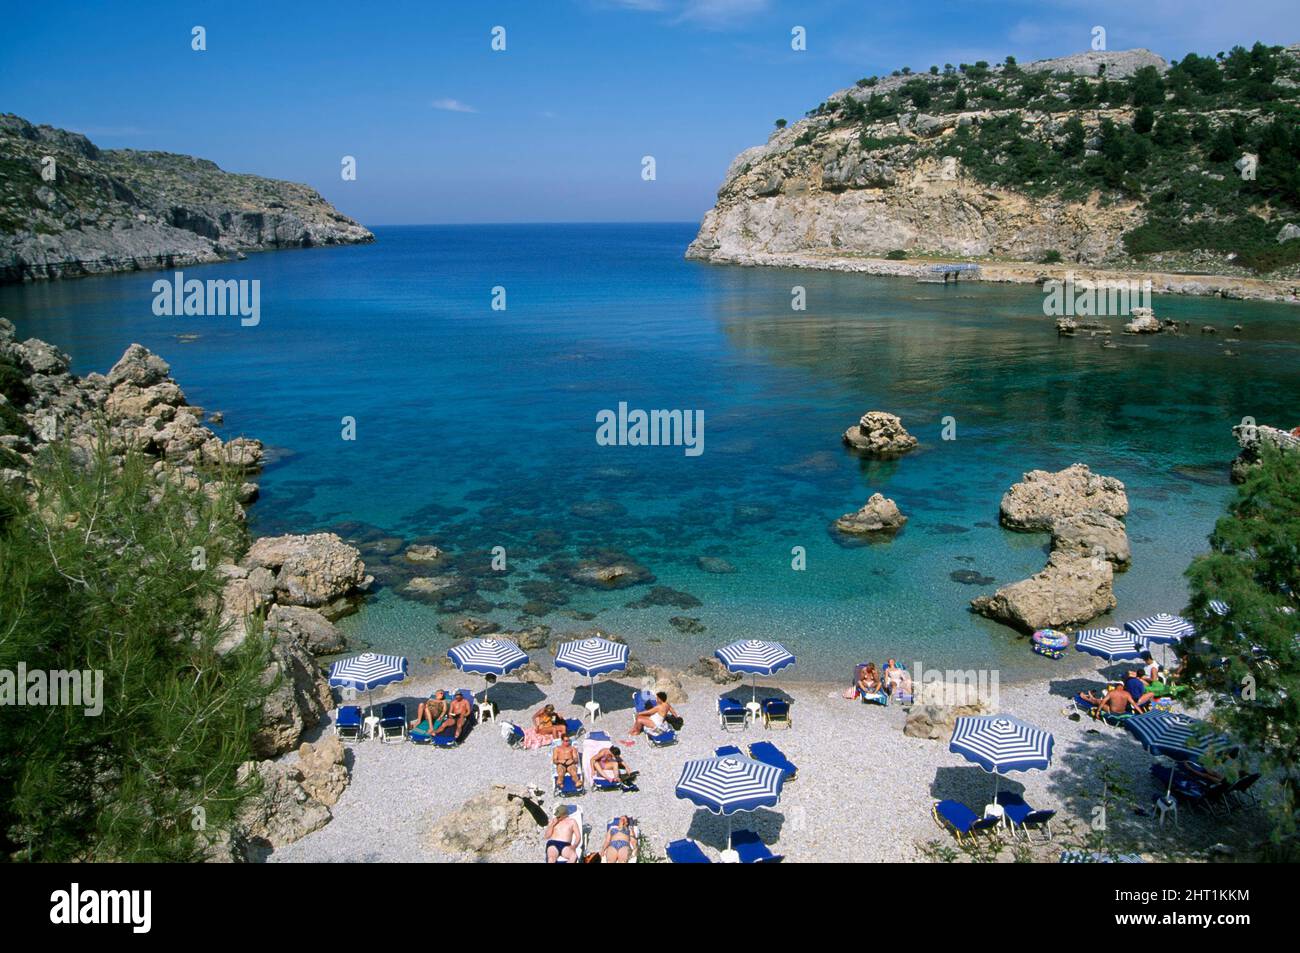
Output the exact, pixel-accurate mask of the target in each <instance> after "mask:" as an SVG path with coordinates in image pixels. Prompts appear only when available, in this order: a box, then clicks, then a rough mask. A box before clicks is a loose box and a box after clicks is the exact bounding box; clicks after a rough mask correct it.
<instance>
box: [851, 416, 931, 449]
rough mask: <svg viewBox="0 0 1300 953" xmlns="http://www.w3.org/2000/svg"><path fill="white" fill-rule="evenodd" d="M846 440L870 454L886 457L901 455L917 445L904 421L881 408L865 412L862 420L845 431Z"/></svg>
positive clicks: (855, 447) (854, 447)
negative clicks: (904, 425)
mask: <svg viewBox="0 0 1300 953" xmlns="http://www.w3.org/2000/svg"><path fill="white" fill-rule="evenodd" d="M844 442H845V443H846V444H848V445H849V446H850V447H852V448H853V449H854V450H859V451H861V452H862V453H864V454H867V455H868V456H872V457H881V458H885V459H889V458H891V457H897V456H901V455H902V454H904V453H907V452H908V451H909V450H912V449H915V447H916V438H915V437H913V436H912V435H911V434H910V433H908V432H907V430H906V429H905V428H904V427H903V422H902V421H901V420H899V419H898V417H896V416H894V415H893V414H887V413H885V412H884V411H881V410H871V411H868V412H867V413H865V414H863V415H862V419H861V420H859V421H858V422H857V423H856V424H854V425H853V426H852V427H850V428H849V429H848V430H846V431H844Z"/></svg>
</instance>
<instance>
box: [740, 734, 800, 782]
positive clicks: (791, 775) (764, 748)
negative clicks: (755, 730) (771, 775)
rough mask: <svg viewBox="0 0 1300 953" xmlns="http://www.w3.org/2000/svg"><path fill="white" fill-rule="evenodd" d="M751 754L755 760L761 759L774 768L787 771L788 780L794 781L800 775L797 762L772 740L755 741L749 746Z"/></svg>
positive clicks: (786, 778)
mask: <svg viewBox="0 0 1300 953" xmlns="http://www.w3.org/2000/svg"><path fill="white" fill-rule="evenodd" d="M749 756H750V757H751V758H753V759H754V760H755V761H761V762H763V764H770V765H771V766H772V767H774V768H780V769H781V770H782V771H783V772H785V780H786V781H793V780H794V779H795V778H797V777H798V776H799V769H798V768H797V767H795V763H794V762H793V761H791V760H790V759H789V758H787V757H786V756H785V755H784V754H783V753H782V751H781V749H780V748H778V747H777V746H776V745H774V744H772V742H770V741H755V742H754V743H753V744H752V745H750V746H749Z"/></svg>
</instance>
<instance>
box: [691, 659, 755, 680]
mask: <svg viewBox="0 0 1300 953" xmlns="http://www.w3.org/2000/svg"><path fill="white" fill-rule="evenodd" d="M686 674H687V675H696V676H699V677H700V678H707V679H708V680H709V681H711V682H713V683H715V684H717V685H731V684H733V683H735V682H738V681H740V680H741V679H742V678H744V676H743V675H741V674H740V673H739V672H731V671H728V670H727V666H725V665H723V664H722V663H721V662H719V661H718V660H717V659H716V658H714V657H713V656H712V655H701V656H700V658H699V660H698V661H696V662H693V663H691V665H690V666H689V667H688V668H687V669H686Z"/></svg>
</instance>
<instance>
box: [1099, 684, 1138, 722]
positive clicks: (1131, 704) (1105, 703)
mask: <svg viewBox="0 0 1300 953" xmlns="http://www.w3.org/2000/svg"><path fill="white" fill-rule="evenodd" d="M1130 710H1131V711H1133V712H1136V711H1137V710H1138V709H1137V703H1136V702H1135V701H1134V700H1133V696H1132V695H1130V694H1129V693H1128V691H1127V690H1126V689H1125V688H1124V686H1123V685H1116V686H1114V687H1112V688H1111V689H1110V690H1109V691H1108V692H1106V694H1105V696H1104V697H1103V698H1102V699H1101V701H1100V702H1099V703H1098V705H1097V714H1099V715H1127V714H1130Z"/></svg>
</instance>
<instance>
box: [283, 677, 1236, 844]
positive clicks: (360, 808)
mask: <svg viewBox="0 0 1300 953" xmlns="http://www.w3.org/2000/svg"><path fill="white" fill-rule="evenodd" d="M1073 662H1074V660H1064V661H1062V662H1061V663H1059V664H1060V666H1061V667H1060V669H1059V672H1060V677H1059V678H1053V679H1052V680H1051V681H1038V682H1035V683H1026V684H1021V685H1016V686H1010V687H1003V688H1002V689H1001V693H1000V708H1001V710H1002V711H1004V712H1008V713H1010V714H1014V715H1016V716H1018V717H1020V718H1023V719H1025V720H1027V721H1030V722H1032V723H1034V724H1037V725H1039V726H1041V727H1044V728H1047V729H1048V730H1050V731H1052V732H1053V734H1054V736H1055V738H1056V748H1055V757H1054V761H1053V764H1052V767H1051V768H1050V770H1048V771H1032V772H1028V773H1022V774H1015V775H1012V776H1010V778H1009V783H1008V781H1003V782H1002V784H1003V786H1004V787H1008V786H1009V787H1011V788H1013V789H1015V790H1020V791H1023V793H1024V797H1025V799H1026V800H1027V801H1029V803H1030V804H1032V805H1034V806H1035V807H1050V808H1054V809H1056V810H1058V811H1059V812H1060V817H1061V819H1062V821H1063V822H1064V823H1063V824H1058V825H1057V826H1058V829H1059V828H1067V830H1066V831H1064V832H1063V833H1064V835H1065V836H1064V837H1063V838H1062V837H1058V841H1060V840H1066V841H1067V842H1068V841H1070V839H1071V838H1070V835H1069V833H1068V828H1069V827H1070V826H1071V825H1072V824H1077V825H1083V824H1087V823H1089V822H1090V821H1091V820H1092V819H1093V817H1094V811H1095V808H1096V806H1097V804H1098V802H1099V794H1100V787H1101V784H1100V779H1099V775H1098V770H1099V767H1100V765H1101V764H1103V763H1105V764H1107V765H1109V766H1111V768H1113V769H1114V770H1115V772H1116V773H1118V774H1119V775H1120V776H1122V777H1123V778H1125V779H1127V781H1126V783H1127V785H1128V786H1129V787H1130V788H1131V794H1132V798H1133V801H1134V802H1135V803H1141V804H1146V805H1148V806H1149V801H1150V796H1151V794H1152V793H1154V792H1155V790H1156V788H1155V786H1154V782H1153V781H1152V779H1151V776H1150V773H1149V769H1150V766H1151V758H1150V756H1149V755H1148V754H1147V753H1146V752H1145V751H1144V750H1143V749H1142V748H1141V746H1140V745H1138V743H1137V742H1136V741H1134V740H1133V738H1132V736H1131V735H1129V733H1128V732H1126V731H1123V730H1122V729H1115V728H1108V727H1106V726H1104V725H1098V724H1097V723H1095V722H1093V721H1091V719H1088V718H1086V717H1085V718H1083V719H1082V720H1080V721H1071V720H1070V719H1068V718H1067V717H1066V716H1065V715H1064V714H1063V713H1062V708H1063V706H1064V705H1065V703H1066V699H1067V698H1068V697H1069V696H1070V695H1071V694H1072V693H1073V692H1074V691H1076V690H1077V689H1078V688H1080V687H1082V686H1084V685H1086V684H1089V683H1090V682H1091V681H1092V679H1091V676H1092V673H1093V672H1095V671H1096V669H1095V668H1092V667H1091V666H1088V665H1086V662H1085V663H1084V668H1083V669H1080V668H1079V667H1078V666H1077V665H1074V664H1073ZM1081 675H1082V676H1085V677H1080V676H1081ZM481 684H482V683H481V682H480V681H479V680H478V679H476V678H467V677H463V676H460V675H459V674H458V673H451V674H449V675H440V676H438V677H436V678H421V679H418V680H411V681H408V682H406V683H403V684H401V685H399V686H392V687H391V688H390V689H389V690H387V691H385V692H384V693H383V696H382V697H383V698H384V700H392V699H406V700H407V701H408V703H411V702H413V701H414V700H415V699H418V698H423V697H425V696H426V693H427V690H428V689H429V688H432V687H435V686H442V687H447V688H455V687H457V686H465V687H473V688H480V687H481ZM684 686H685V688H686V690H687V692H688V693H689V700H688V701H686V702H685V703H684V704H682V705H679V706H677V707H678V709H679V711H680V712H681V713H682V715H683V716H684V717H685V719H686V727H685V729H684V731H683V732H682V733H681V743H680V744H678V745H676V746H673V747H668V748H661V749H653V748H650V746H649V745H648V744H647V743H646V742H645V741H644V740H641V741H638V743H637V744H635V745H633V746H631V747H628V746H624V755H625V757H626V758H627V760H628V762H629V764H630V765H631V767H632V768H633V769H635V770H639V771H640V772H641V774H640V778H639V785H640V788H641V790H640V791H639V792H635V793H626V794H624V793H589V794H587V795H585V796H584V797H581V798H579V799H577V803H580V804H581V805H582V807H583V809H584V812H585V815H586V820H587V823H588V824H589V825H590V827H591V828H592V830H593V835H592V837H593V839H595V838H596V837H597V833H595V832H603V830H604V825H605V822H606V821H607V820H609V819H610V818H612V817H614V816H615V815H616V814H619V813H628V814H630V815H632V816H634V817H635V818H636V819H637V820H638V822H639V824H640V827H641V830H642V832H643V833H644V834H645V835H646V836H648V837H649V839H650V842H651V844H652V846H653V849H654V851H655V853H657V854H660V855H662V853H663V848H664V845H665V844H667V843H668V842H669V841H672V840H675V839H677V838H680V837H687V836H689V837H694V838H696V839H697V840H698V841H700V842H701V844H703V845H704V847H705V850H706V852H708V853H710V854H712V855H714V857H715V859H716V853H717V851H718V850H719V849H721V848H722V847H723V846H724V845H725V837H726V823H725V821H724V820H722V819H720V818H716V817H713V816H712V815H709V814H708V813H706V812H703V811H700V810H697V809H696V808H694V807H693V806H692V805H690V804H689V803H687V802H685V801H681V800H678V799H677V798H676V797H675V796H674V793H673V791H674V787H675V785H676V782H677V778H678V775H679V773H680V770H681V766H682V764H683V762H685V761H686V760H688V759H692V758H699V757H708V756H711V755H712V753H713V749H714V748H715V747H716V746H719V745H724V744H738V745H740V746H741V747H742V748H743V747H744V745H746V744H748V743H749V742H752V741H756V740H760V739H768V740H771V741H773V742H775V743H776V744H777V745H778V746H779V747H780V748H781V749H782V750H783V751H784V752H785V753H786V754H787V755H788V756H789V757H790V758H791V759H792V760H793V761H794V762H795V763H796V764H797V765H798V768H799V777H798V779H797V780H795V781H793V782H791V783H790V784H788V785H787V786H786V788H785V793H784V795H783V797H782V799H781V802H780V804H779V805H777V806H776V808H774V809H770V810H764V811H759V812H756V813H755V814H752V815H738V816H737V826H738V827H740V826H749V827H751V828H752V829H754V830H756V831H757V832H758V833H759V834H760V836H761V837H762V838H763V839H764V841H766V842H767V843H769V844H770V845H772V847H773V849H774V850H775V851H776V852H778V853H781V854H784V855H785V856H786V858H787V860H788V861H797V862H863V861H867V862H878V861H918V860H926V859H933V852H932V851H927V850H926V849H925V845H926V844H927V842H937V843H943V844H950V843H951V838H950V837H948V836H947V835H945V834H943V833H942V832H941V831H939V829H938V828H937V827H936V826H935V824H934V822H933V820H932V819H931V817H930V807H931V804H932V803H933V801H934V800H936V799H940V798H953V799H956V800H960V801H963V802H964V803H966V804H967V805H969V806H971V807H972V808H973V809H975V810H976V811H979V810H980V809H981V808H982V806H983V805H984V804H985V803H987V802H988V800H989V799H990V796H991V794H992V790H993V778H992V776H990V775H987V774H985V773H984V772H983V771H981V770H980V769H979V768H977V767H975V766H974V765H972V764H969V763H968V762H966V761H965V760H964V759H963V758H961V757H960V756H959V755H956V754H953V753H951V752H949V751H948V745H947V740H946V739H945V740H943V741H930V740H923V739H918V738H911V737H908V736H906V735H904V734H903V730H902V729H903V724H904V722H905V720H906V713H905V711H904V710H903V708H902V707H900V706H891V707H889V708H880V707H877V706H866V705H861V704H859V703H856V702H851V701H847V700H845V699H843V698H841V697H840V691H841V689H842V688H843V686H832V685H826V684H809V683H798V682H794V681H792V680H789V679H781V678H780V677H777V678H774V679H771V680H769V687H770V688H780V689H783V690H784V691H785V693H787V694H788V695H789V696H790V697H791V698H793V699H794V705H793V708H792V711H793V715H794V725H793V727H792V728H791V729H790V730H788V731H767V730H764V729H763V728H761V727H751V728H748V729H746V730H745V731H744V732H731V733H726V732H723V731H722V730H721V728H720V727H719V725H718V720H717V716H716V714H715V712H716V699H717V698H718V697H719V695H720V694H723V690H722V689H721V688H720V687H719V686H717V685H714V684H712V683H709V682H706V681H703V680H693V681H689V680H688V681H686V682H684ZM633 687H634V686H633V685H632V684H631V681H630V680H625V681H618V680H617V679H613V680H608V681H604V682H600V683H598V684H597V688H596V693H597V695H596V697H597V699H598V700H599V701H601V703H602V705H603V706H604V710H605V715H604V717H603V718H602V719H601V720H600V721H598V722H597V727H598V728H600V729H603V730H605V731H606V732H607V733H608V734H610V736H611V737H613V738H615V739H616V740H617V739H622V738H625V737H627V734H626V732H627V729H628V728H629V727H630V725H631V720H632V719H631V707H630V705H631V692H632V690H633ZM543 691H544V692H545V694H544V695H543ZM742 691H743V692H744V693H745V694H744V698H745V699H746V700H747V698H748V688H747V687H746V688H744V689H743V690H742V689H740V688H737V687H732V688H729V689H728V690H727V691H726V692H725V693H726V694H732V695H736V694H739V693H741V692H742ZM761 691H762V689H761V688H760V692H761ZM492 692H493V693H492V697H493V699H494V700H495V701H496V702H497V703H498V704H499V706H500V707H501V709H502V711H501V716H500V717H501V718H502V719H505V720H518V721H526V720H527V718H528V717H529V715H530V714H531V712H533V711H535V710H536V709H537V708H538V707H539V706H540V705H541V704H542V703H543V700H546V701H550V702H553V703H554V704H555V705H556V706H557V707H558V708H559V709H560V710H561V711H564V712H566V713H568V714H569V715H570V716H576V715H577V714H579V713H580V706H581V703H582V702H584V701H586V699H587V694H588V693H587V687H586V683H585V682H584V681H583V680H581V679H579V678H577V677H576V676H571V675H570V674H569V673H566V672H556V673H555V683H554V684H553V685H550V686H545V687H544V688H543V687H534V686H530V685H519V684H511V683H510V682H509V681H508V680H504V681H502V682H501V683H499V684H498V685H497V686H496V687H495V688H493V690H492ZM379 697H380V696H379V693H376V700H378V699H379ZM322 730H332V728H329V727H324V728H323V729H322ZM349 750H350V767H351V772H352V781H351V784H350V785H349V786H348V788H347V790H346V792H345V793H344V794H343V796H342V798H341V800H340V801H339V803H338V804H337V805H336V806H335V807H334V809H333V811H334V819H333V821H332V822H331V823H329V824H328V825H326V826H325V827H324V828H322V829H321V830H319V831H317V832H316V833H314V834H311V835H308V836H307V837H305V838H303V839H302V840H300V841H298V842H297V843H294V844H291V845H289V846H287V847H284V848H281V849H279V850H276V851H275V852H274V853H273V854H272V855H271V856H270V857H269V860H271V861H273V862H275V861H299V862H301V861H306V862H321V861H326V862H328V861H334V862H339V861H342V862H349V861H350V862H356V861H426V862H427V861H470V860H492V861H502V862H536V861H539V860H540V859H541V851H542V848H541V830H540V829H538V831H537V832H536V834H535V835H534V836H531V837H521V838H520V839H518V840H517V841H516V842H515V843H514V844H513V845H512V846H511V847H509V848H507V849H506V850H503V851H501V852H499V853H496V854H493V855H490V856H488V857H485V858H479V857H474V856H468V855H466V856H449V855H445V854H440V853H438V852H436V851H434V850H433V849H431V848H430V847H429V846H428V844H427V842H426V834H427V832H428V831H429V829H430V827H431V826H432V824H433V823H434V822H435V821H436V820H437V819H438V818H440V817H441V816H443V815H444V814H446V813H449V812H450V811H452V810H455V809H456V808H457V807H459V806H460V805H461V804H462V803H464V802H465V801H466V800H468V799H469V798H470V797H472V796H474V795H476V794H479V793H481V792H482V791H484V790H485V789H487V788H488V787H489V786H490V785H491V784H493V783H494V782H502V783H507V784H511V785H521V786H522V785H525V784H529V783H533V784H537V785H539V786H541V787H543V788H545V789H546V791H547V792H548V794H547V797H546V798H545V799H544V806H545V807H546V808H547V809H548V811H549V810H550V809H552V808H553V807H554V800H555V799H554V798H553V797H552V796H550V794H549V791H550V787H551V785H550V768H549V765H550V757H549V755H550V752H549V749H547V750H541V751H524V750H515V749H511V748H508V747H507V746H506V744H505V742H504V741H503V740H502V737H501V735H500V732H499V730H498V729H497V728H496V727H495V726H493V725H491V724H486V725H480V726H478V727H476V728H475V729H474V730H473V731H472V732H471V734H470V735H469V736H468V738H467V739H466V741H465V743H464V744H463V745H461V746H460V747H459V748H455V749H451V750H433V749H429V748H425V747H416V746H415V745H411V744H389V745H384V744H380V743H379V742H376V741H366V742H363V743H361V744H358V745H354V746H351V747H350V749H349ZM288 757H290V758H292V757H294V756H293V755H289V756H288ZM1183 814H1184V817H1183V818H1182V819H1181V824H1180V826H1179V827H1178V828H1177V830H1176V831H1175V830H1174V829H1173V828H1172V827H1171V828H1169V829H1168V830H1167V831H1165V832H1161V831H1160V830H1159V829H1158V828H1157V827H1156V826H1155V824H1154V822H1153V820H1152V819H1151V818H1150V817H1149V816H1140V815H1138V814H1135V813H1134V811H1133V809H1132V808H1131V807H1128V808H1124V809H1122V810H1121V809H1118V808H1117V809H1115V810H1114V811H1112V816H1111V818H1110V824H1111V825H1112V826H1111V829H1112V830H1114V831H1116V832H1117V834H1116V835H1115V836H1116V837H1117V838H1120V837H1121V836H1122V838H1123V842H1124V843H1125V845H1126V846H1137V847H1138V848H1139V849H1141V848H1142V847H1144V846H1150V845H1153V844H1161V845H1163V846H1164V847H1166V848H1175V847H1177V846H1178V845H1183V846H1185V847H1187V848H1189V849H1195V850H1202V851H1203V850H1205V849H1206V848H1209V847H1210V846H1211V845H1213V844H1215V843H1216V842H1226V843H1228V844H1238V845H1246V844H1249V843H1250V842H1251V840H1252V838H1255V837H1257V836H1258V833H1259V827H1258V825H1259V822H1260V818H1259V815H1258V813H1257V812H1248V811H1238V812H1234V814H1233V815H1232V816H1231V817H1230V818H1228V819H1227V820H1222V819H1210V818H1205V817H1200V816H1198V815H1196V814H1193V813H1191V812H1188V811H1184V812H1183ZM600 836H603V833H602V834H601V835H600ZM595 846H597V847H598V846H599V844H596V845H595ZM1059 846H1060V845H1059V843H1058V845H1057V846H1055V847H1049V848H1037V849H1036V850H1035V858H1036V859H1039V860H1054V859H1056V856H1057V855H1058V854H1059ZM1006 855H1007V856H1006V859H1010V852H1006Z"/></svg>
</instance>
